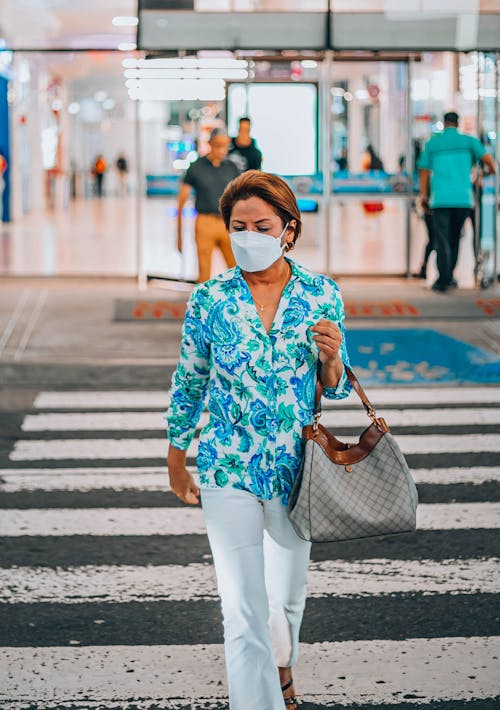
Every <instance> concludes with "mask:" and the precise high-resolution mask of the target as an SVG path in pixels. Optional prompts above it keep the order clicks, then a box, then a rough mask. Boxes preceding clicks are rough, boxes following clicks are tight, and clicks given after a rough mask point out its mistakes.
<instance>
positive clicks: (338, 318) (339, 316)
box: [323, 282, 352, 399]
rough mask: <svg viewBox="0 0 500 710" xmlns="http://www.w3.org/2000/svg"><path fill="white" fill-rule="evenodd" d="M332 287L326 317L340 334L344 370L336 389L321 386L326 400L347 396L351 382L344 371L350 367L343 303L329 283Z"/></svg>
mask: <svg viewBox="0 0 500 710" xmlns="http://www.w3.org/2000/svg"><path fill="white" fill-rule="evenodd" d="M331 283H332V286H333V298H332V313H331V315H330V316H326V317H327V318H328V319H329V320H333V321H334V322H335V324H336V325H337V327H338V328H339V330H340V332H341V334H342V343H341V344H340V349H339V355H340V359H341V360H342V362H343V363H344V369H343V370H342V375H341V376H340V380H339V381H338V384H337V386H336V387H325V386H323V397H326V399H344V398H345V397H347V396H348V395H349V392H350V391H351V389H352V385H351V382H350V380H349V378H348V377H347V373H346V371H345V366H346V365H347V366H348V367H350V366H351V363H350V361H349V354H348V352H347V344H346V334H345V326H344V320H345V312H344V303H343V301H342V296H341V295H340V291H339V289H338V286H337V284H336V283H334V282H331Z"/></svg>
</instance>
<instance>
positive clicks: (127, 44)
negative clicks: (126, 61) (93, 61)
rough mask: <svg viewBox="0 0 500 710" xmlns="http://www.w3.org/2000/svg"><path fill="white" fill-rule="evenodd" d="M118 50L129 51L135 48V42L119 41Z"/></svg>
mask: <svg viewBox="0 0 500 710" xmlns="http://www.w3.org/2000/svg"><path fill="white" fill-rule="evenodd" d="M118 49H119V50H120V52H131V51H132V50H133V49H137V45H136V43H135V42H120V44H119V45H118Z"/></svg>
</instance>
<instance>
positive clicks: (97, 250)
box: [0, 0, 500, 283]
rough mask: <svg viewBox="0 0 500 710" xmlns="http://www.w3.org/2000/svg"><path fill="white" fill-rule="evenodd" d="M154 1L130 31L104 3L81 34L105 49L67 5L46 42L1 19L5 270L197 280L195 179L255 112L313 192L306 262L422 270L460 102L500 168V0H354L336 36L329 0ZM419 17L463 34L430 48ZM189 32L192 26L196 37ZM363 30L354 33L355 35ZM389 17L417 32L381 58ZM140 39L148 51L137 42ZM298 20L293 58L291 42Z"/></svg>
mask: <svg viewBox="0 0 500 710" xmlns="http://www.w3.org/2000/svg"><path fill="white" fill-rule="evenodd" d="M78 5H79V0H78V1H77V2H75V3H74V4H73V5H70V4H68V3H61V7H62V8H63V10H61V13H62V14H64V12H66V14H67V13H69V12H70V7H73V10H74V11H75V16H76V15H77V14H78V13H77V12H76V10H77V8H78ZM91 5H92V3H91ZM139 5H140V7H139V14H138V17H139V25H138V28H137V27H135V26H134V25H133V23H132V20H133V19H134V17H136V16H137V15H136V13H137V8H136V7H135V3H129V2H116V4H115V5H114V6H113V12H116V17H115V18H113V23H114V22H115V19H117V18H118V19H119V20H120V21H119V22H118V23H117V24H113V23H111V21H110V18H109V11H107V12H108V18H107V25H106V24H105V23H103V21H102V18H101V19H99V18H97V20H96V17H94V12H93V10H94V6H93V5H92V7H91V11H90V12H89V19H88V22H87V24H86V25H85V24H84V25H83V26H82V34H80V35H79V40H78V41H79V42H80V43H81V44H83V43H85V44H86V47H85V48H83V47H81V46H80V47H79V48H70V47H69V45H70V44H71V43H73V44H74V43H76V42H77V32H76V27H75V22H74V18H73V19H72V18H71V17H70V18H69V19H68V17H67V18H66V19H65V20H64V18H62V15H60V16H58V17H57V18H56V19H58V20H60V21H61V22H60V24H59V25H57V23H55V25H54V24H53V25H51V24H50V22H51V21H52V22H54V17H55V15H54V13H52V15H50V13H49V14H48V15H47V14H44V15H43V16H44V18H45V19H44V22H45V24H43V23H42V29H43V27H50V26H52V27H53V30H52V31H51V32H48V33H47V32H46V33H45V35H43V32H42V29H40V28H39V29H38V35H36V36H35V34H34V33H35V29H34V27H33V23H31V24H30V23H28V24H27V25H26V27H25V28H24V35H22V36H21V34H20V33H19V31H16V32H14V31H13V30H12V28H10V30H11V31H10V33H9V32H8V31H7V30H8V29H9V28H8V27H7V26H6V25H5V23H3V24H0V28H1V29H2V30H3V34H4V36H5V49H4V50H3V51H0V62H1V63H0V81H2V82H3V87H4V89H5V91H3V93H2V91H1V89H2V84H0V141H3V143H4V144H5V145H3V144H2V142H0V151H3V154H4V155H5V156H6V157H7V158H8V173H7V174H6V180H5V189H4V191H3V196H2V199H3V218H4V220H5V221H6V228H5V229H4V231H3V233H2V250H1V254H2V256H1V261H0V270H1V272H2V273H9V274H21V273H22V274H76V273H80V274H89V275H90V274H93V275H104V274H106V275H117V276H133V275H139V278H140V279H141V283H145V280H146V277H147V275H148V274H160V275H168V276H171V277H173V278H180V279H184V278H187V279H189V278H192V277H193V276H194V275H195V273H196V257H195V249H194V237H193V230H194V218H195V212H194V209H193V206H192V204H191V203H189V204H188V206H187V208H185V219H184V224H185V229H186V234H185V244H186V249H185V251H184V254H183V255H182V257H181V256H180V255H179V254H178V252H177V250H176V238H175V234H176V226H175V225H176V195H177V191H178V186H179V181H180V179H181V176H182V174H183V171H184V170H185V169H186V168H187V167H188V166H189V164H190V163H191V162H192V161H193V160H194V159H196V157H197V156H198V155H203V154H205V153H206V152H207V149H208V146H207V138H208V135H209V133H210V130H211V129H212V128H214V127H217V126H222V125H224V124H227V125H228V127H229V132H230V133H231V135H234V134H235V132H236V128H237V120H238V118H239V117H241V116H242V115H247V114H249V115H250V116H251V117H252V120H253V125H252V131H253V135H254V137H255V138H256V140H257V143H258V145H259V147H260V148H261V150H262V151H263V155H264V163H263V167H264V169H266V170H269V171H272V172H277V173H279V174H282V175H283V176H284V177H285V179H287V180H288V181H289V183H290V185H291V186H292V188H293V189H294V191H295V192H296V194H297V197H298V199H299V204H300V207H301V210H302V213H303V218H304V231H303V238H302V240H301V244H300V248H298V252H300V254H298V256H299V258H300V260H301V261H302V262H303V263H304V264H305V265H306V266H310V267H311V268H315V269H318V270H322V271H324V270H327V271H329V272H330V273H333V274H336V275H339V274H358V275H359V274H365V275H367V274H370V275H377V276H380V275H404V274H409V273H411V272H414V271H416V270H418V267H419V262H420V261H421V257H422V251H423V248H424V243H425V241H426V231H425V224H424V221H423V219H422V215H421V214H420V213H419V212H418V206H417V204H416V195H417V192H418V175H417V172H416V170H415V166H416V160H417V158H418V154H419V152H420V151H421V150H422V147H423V145H424V143H425V141H426V140H427V139H428V138H429V137H430V136H431V134H432V133H433V132H435V131H438V130H440V129H441V128H442V117H443V114H444V112H445V111H446V110H449V109H455V110H457V111H458V112H459V114H460V116H461V130H463V131H464V132H465V133H470V134H473V135H477V136H479V137H480V138H481V140H482V141H483V143H484V144H485V146H486V147H487V149H488V151H490V152H491V153H492V154H493V155H495V156H496V158H497V160H498V159H499V158H500V149H499V147H498V140H497V135H498V130H499V92H498V88H499V81H500V78H499V56H500V55H499V53H498V52H497V51H496V50H495V47H486V46H485V47H484V51H479V46H480V42H482V41H483V40H481V39H480V38H481V36H482V35H481V34H480V28H481V26H482V25H481V23H482V22H483V20H484V19H485V18H486V20H487V19H488V18H490V19H491V18H492V17H493V18H494V22H492V24H490V27H494V26H495V24H494V23H495V22H496V21H497V20H498V19H499V18H500V14H499V13H498V12H496V3H488V2H484V3H468V2H465V0H464V1H463V2H458V3H454V9H453V11H452V10H451V9H449V8H448V9H449V12H446V13H444V12H440V13H438V15H439V16H438V15H436V11H435V9H433V7H434V5H433V4H431V3H429V4H428V6H427V5H426V3H423V4H422V2H419V3H417V2H415V3H411V2H409V3H405V9H404V12H402V11H401V8H400V3H392V2H379V1H376V0H373V1H372V2H368V1H366V2H361V1H360V2H347V1H346V2H340V1H338V2H337V0H335V1H334V2H331V3H330V6H331V10H332V12H331V13H330V16H329V17H330V20H331V24H330V25H328V23H327V24H326V25H325V18H328V12H327V10H328V3H327V2H323V0H312V1H311V2H309V1H308V2H305V1H303V2H302V1H300V0H267V1H266V0H220V1H217V0H197V1H196V2H194V3H193V2H181V1H179V2H170V3H168V2H165V1H162V2H157V1H155V0H150V1H148V2H141V3H139ZM424 5H425V7H424ZM473 6H474V7H476V14H475V21H474V23H473V25H474V27H475V28H476V30H477V32H475V34H474V35H471V34H470V33H469V35H468V36H469V40H470V42H472V45H471V46H473V48H474V51H458V49H460V48H462V49H463V48H464V47H465V45H463V44H462V45H459V44H457V38H459V37H462V39H463V35H460V27H459V25H460V22H462V19H461V18H464V17H466V16H467V17H469V16H470V14H471V13H472V10H473ZM16 7H17V6H16ZM19 7H24V4H23V3H22V2H21V3H20V5H19ZM478 9H479V13H478V12H477V10H478ZM80 10H81V8H80ZM63 11H64V12H63ZM96 12H97V10H96ZM155 13H156V14H155ZM227 13H230V16H231V18H232V22H233V24H231V23H230V24H229V25H228V24H227V22H226V19H227V17H229V15H227ZM412 13H413V14H412ZM415 13H417V14H418V18H419V19H420V20H421V21H422V22H434V23H436V25H435V26H440V25H439V22H441V21H443V22H446V23H448V24H449V26H450V27H451V25H453V28H454V29H453V32H454V34H453V37H454V40H453V42H452V41H451V39H449V40H448V39H446V37H448V35H447V34H446V32H444V30H443V31H441V30H440V37H441V41H442V42H443V43H444V45H446V46H439V45H436V47H437V48H436V49H435V50H431V49H429V48H430V47H432V46H434V44H433V40H432V41H431V40H430V39H429V37H430V36H429V37H428V38H427V40H426V41H427V44H425V43H424V44H422V45H421V46H420V48H419V51H414V50H413V49H412V47H413V45H411V44H408V42H409V40H404V31H406V29H408V28H410V27H411V26H412V24H411V23H412V21H413V22H414V20H415V17H416V16H417V15H416V14H415ZM264 14H265V21H264V19H263V16H264ZM80 15H81V12H80ZM374 16H376V18H377V19H376V21H375V20H373V17H374ZM208 17H209V18H210V22H211V23H213V27H214V28H215V29H213V31H212V29H211V28H212V24H206V20H207V18H208ZM412 17H413V20H412ZM120 18H125V20H124V21H125V24H120V22H121V21H122V20H121V19H120ZM127 18H128V19H127ZM201 19H203V22H205V25H204V27H205V35H206V36H209V38H210V42H211V43H214V44H216V42H218V41H221V39H220V36H219V35H217V32H219V30H220V32H222V33H226V34H227V33H228V32H229V30H230V29H231V28H232V31H233V44H232V45H231V47H230V49H231V50H234V49H235V47H236V46H237V47H238V50H237V51H230V49H228V48H225V49H224V48H223V49H221V46H222V47H224V44H222V45H221V46H219V47H218V48H217V50H215V49H214V48H212V49H207V48H206V46H205V47H204V46H203V45H204V44H205V45H206V42H205V40H204V42H203V43H201V44H199V47H198V49H199V50H200V51H194V48H193V47H194V46H195V43H196V42H200V40H199V32H200V31H201V30H200V27H201V25H200V24H199V21H201ZM63 20H64V21H63ZM165 21H166V22H167V24H165ZM178 21H179V22H181V21H182V23H185V25H186V27H187V24H186V23H189V22H191V25H190V27H189V31H188V30H187V29H186V31H184V30H182V31H181V30H180V29H179V28H180V25H177V24H176V23H177V22H178ZM343 21H345V22H346V23H351V24H350V25H349V24H346V25H344V28H345V32H340V30H339V28H340V27H342V24H341V23H342V22H343ZM372 21H373V22H374V23H375V24H373V25H372V26H373V27H375V26H378V25H376V23H377V22H380V23H383V24H384V27H385V30H384V32H385V31H387V32H389V28H391V27H392V30H391V32H392V31H393V30H394V28H397V27H399V30H398V39H397V40H396V39H392V40H390V41H391V42H392V44H389V45H387V46H384V42H385V40H384V41H383V37H384V35H383V34H380V33H377V32H372V33H371V40H370V43H369V44H367V46H366V47H365V46H364V40H363V37H364V36H365V35H364V34H363V32H364V31H365V30H364V29H363V27H364V26H365V24H366V23H367V22H368V23H370V22H372ZM96 22H97V24H96ZM127 22H128V24H127ZM0 23H2V19H1V18H0ZM148 23H149V24H148ZM336 23H337V24H336ZM339 23H340V24H339ZM398 23H399V24H398ZM405 23H406V24H405ZM450 23H451V24H450ZM106 26H108V28H109V32H107V33H106V32H104V33H103V32H102V27H106ZM182 26H183V27H184V25H182ZM99 27H100V28H101V31H100V32H99V31H98V29H99ZM148 27H149V29H147V28H148ZM285 27H286V31H284V28H285ZM349 27H351V30H352V32H354V34H351V35H350V34H349V32H351V30H349ZM54 28H56V29H54ZM300 28H302V30H303V31H302V32H299V30H300ZM320 28H321V32H320ZM405 28H406V29H405ZM137 29H138V32H139V35H138V36H139V43H140V44H141V46H142V49H140V50H132V49H129V50H127V46H129V45H131V44H133V42H134V40H135V32H136V30H137ZM278 29H279V31H280V37H281V40H280V41H281V43H283V42H284V41H286V43H287V48H286V49H284V48H283V47H282V46H280V45H277V44H276V43H275V39H273V38H275V36H276V35H275V33H276V32H278ZM146 30H147V32H149V31H151V32H152V33H153V34H151V35H147V34H146ZM240 30H241V31H244V36H245V40H244V41H243V39H242V37H243V35H240V34H238V33H239V32H240ZM348 30H349V31H348ZM403 30H404V31H403ZM295 32H297V33H298V34H299V33H300V34H301V39H300V41H299V40H298V39H297V37H298V34H297V35H296V34H294V33H295ZM190 33H191V34H190ZM197 33H198V35H197ZM252 33H254V34H252ZM308 33H311V34H310V35H309V34H308ZM336 33H337V35H336ZM339 33H340V34H339ZM42 35H43V36H42ZM313 35H314V37H315V39H314V41H312V39H311V37H313ZM386 36H387V37H391V36H392V35H391V34H390V33H389V35H386ZM415 36H417V37H418V33H417V35H415ZM484 36H485V35H483V39H484ZM82 37H83V38H84V39H82ZM197 37H198V39H197ZM350 37H356V39H355V42H354V40H351V39H350ZM449 37H450V38H451V34H450V35H449ZM155 38H156V39H155ZM217 38H218V39H217ZM318 38H321V39H320V40H319V39H318ZM336 38H337V39H336ZM146 40H147V44H146ZM153 40H154V41H153ZM469 40H468V41H469ZM207 41H208V40H207ZM316 41H318V44H316ZM351 41H353V42H354V44H352V45H351V44H350V43H351ZM414 41H415V40H414ZM418 41H420V40H418ZM418 41H416V43H417V44H418ZM170 42H172V43H173V44H175V43H176V46H175V52H174V51H171V49H170V44H169V43H170ZM373 42H377V46H374V44H373ZM26 43H27V44H28V45H30V46H26ZM64 43H66V50H64V51H63V49H62V47H63V45H64ZM182 43H183V44H184V51H182V52H181V53H180V54H179V53H178V50H182V46H180V45H181V44H182ZM328 43H329V45H328ZM342 43H343V45H342ZM118 44H123V45H124V47H123V49H122V50H118V48H117V47H118ZM173 44H172V47H173ZM23 45H24V48H23ZM50 45H52V47H50ZM110 45H113V46H112V47H111V46H110ZM326 46H331V47H336V49H335V50H334V51H331V50H326V51H325V47H326ZM467 46H468V45H467ZM68 47H69V48H68ZM290 47H292V49H290ZM389 47H390V49H391V51H385V50H388V49H389ZM399 47H401V49H400V50H399V51H394V50H398V48H399ZM422 47H424V48H425V49H424V50H422ZM42 48H43V49H42ZM56 49H57V51H55V50H56ZM444 49H446V50H447V51H442V50H444ZM373 50H379V51H373ZM451 50H453V51H451ZM486 50H488V51H486ZM2 97H3V98H2ZM99 156H102V158H103V160H104V163H105V170H104V175H103V177H102V178H99V177H98V176H97V173H96V164H97V161H98V159H99ZM120 159H121V164H122V166H123V159H124V160H125V169H124V170H123V169H120V168H119V161H120ZM476 190H477V203H478V208H477V212H478V218H480V221H478V223H477V224H480V240H481V248H482V251H483V252H484V254H485V255H486V256H485V258H486V259H487V260H489V262H488V268H489V269H490V271H492V270H493V271H494V269H495V268H496V269H497V271H498V267H499V261H500V257H499V253H500V250H499V249H498V240H497V234H498V232H499V229H498V225H497V220H498V205H499V199H498V178H492V177H487V176H478V178H477V180H476ZM467 229H468V230H469V231H470V229H471V228H470V227H467ZM469 241H470V242H471V243H472V238H471V239H470V240H469ZM216 266H217V265H215V267H214V268H216Z"/></svg>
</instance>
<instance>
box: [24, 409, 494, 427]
mask: <svg viewBox="0 0 500 710" xmlns="http://www.w3.org/2000/svg"><path fill="white" fill-rule="evenodd" d="M378 413H379V414H380V415H381V416H383V417H385V418H386V419H387V421H389V422H390V423H391V426H392V427H401V426H407V427H409V426H423V425H425V426H427V427H429V426H443V425H446V424H448V426H460V425H466V426H471V425H479V424H500V408H497V407H492V408H491V409H480V408H478V407H467V408H464V407H457V408H454V409H453V410H451V411H450V410H446V409H442V408H437V409H431V410H428V409H380V411H379V412H378ZM367 421H368V420H367V417H366V414H365V412H364V411H363V410H360V411H351V410H343V411H341V412H336V411H335V412H333V411H328V410H327V411H325V412H324V413H323V415H322V417H321V423H322V424H323V426H326V427H330V426H341V427H362V426H365V425H366V424H367ZM207 422H208V414H207V413H206V412H204V413H203V415H202V416H201V417H200V421H199V423H198V429H201V428H202V427H204V426H205V424H207ZM162 428H164V425H163V418H162V414H161V413H160V412H91V413H89V412H64V413H57V414H29V415H28V416H26V417H25V418H24V421H23V425H22V429H23V431H100V430H103V431H147V430H151V431H156V430H159V429H162Z"/></svg>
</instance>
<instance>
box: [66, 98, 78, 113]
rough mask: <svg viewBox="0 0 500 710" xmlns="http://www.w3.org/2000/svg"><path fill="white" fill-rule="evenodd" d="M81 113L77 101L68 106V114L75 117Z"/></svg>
mask: <svg viewBox="0 0 500 710" xmlns="http://www.w3.org/2000/svg"><path fill="white" fill-rule="evenodd" d="M79 111H80V104H79V103H78V102H77V101H72V102H71V103H70V105H69V106H68V113H71V114H73V116H75V115H76V114H77V113H78V112H79Z"/></svg>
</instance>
